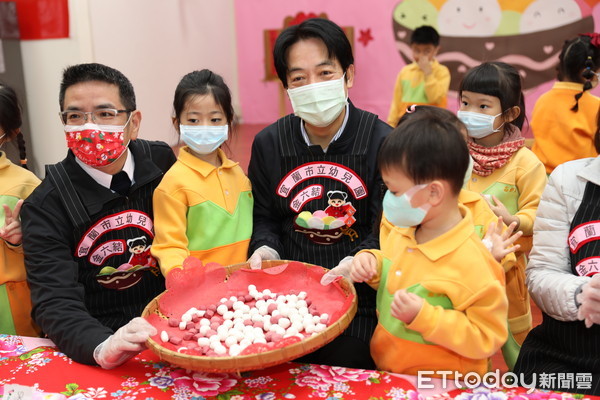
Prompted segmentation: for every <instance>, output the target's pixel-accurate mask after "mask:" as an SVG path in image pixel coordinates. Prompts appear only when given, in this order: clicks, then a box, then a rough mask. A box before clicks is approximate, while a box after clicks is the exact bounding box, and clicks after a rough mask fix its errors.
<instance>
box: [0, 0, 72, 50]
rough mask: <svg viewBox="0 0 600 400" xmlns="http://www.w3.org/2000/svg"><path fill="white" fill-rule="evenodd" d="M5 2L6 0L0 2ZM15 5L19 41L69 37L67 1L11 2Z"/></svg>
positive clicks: (30, 0) (17, 0) (26, 0)
mask: <svg viewBox="0 0 600 400" xmlns="http://www.w3.org/2000/svg"><path fill="white" fill-rule="evenodd" d="M0 1H6V0H0ZM12 1H14V2H15V3H16V4H17V18H18V19H19V31H20V32H21V40H37V39H62V38H68V37H69V5H68V0H12Z"/></svg>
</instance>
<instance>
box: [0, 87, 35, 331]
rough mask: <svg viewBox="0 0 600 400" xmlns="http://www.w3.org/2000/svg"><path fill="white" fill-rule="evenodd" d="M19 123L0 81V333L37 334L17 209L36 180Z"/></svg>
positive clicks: (14, 106) (16, 108)
mask: <svg viewBox="0 0 600 400" xmlns="http://www.w3.org/2000/svg"><path fill="white" fill-rule="evenodd" d="M21 124H22V117H21V107H20V105H19V101H18V99H17V95H16V93H15V91H14V90H13V89H12V88H10V87H9V86H6V85H3V84H2V83H0V206H1V207H0V310H2V312H0V334H11V335H22V336H38V335H39V329H38V327H37V326H36V325H35V324H34V322H33V320H32V319H31V316H30V314H31V298H30V294H29V286H28V285H27V281H26V274H25V265H24V261H23V249H22V247H21V239H22V233H21V221H20V219H19V211H20V210H21V205H22V204H23V199H25V198H26V197H27V196H29V195H30V194H31V192H32V191H33V189H35V188H36V187H37V185H38V184H39V183H40V180H39V179H38V178H37V177H36V176H35V175H34V174H33V173H32V172H30V171H28V170H27V159H26V156H25V141H24V140H23V134H22V133H21ZM11 140H17V145H18V147H19V154H20V157H19V158H20V159H21V166H22V167H23V168H21V167H19V166H17V165H15V164H13V163H12V162H11V161H10V160H9V159H8V158H7V157H6V153H5V152H4V151H1V149H2V147H3V146H4V145H5V143H6V142H8V141H11ZM6 311H8V312H6Z"/></svg>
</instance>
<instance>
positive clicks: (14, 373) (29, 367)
mask: <svg viewBox="0 0 600 400" xmlns="http://www.w3.org/2000/svg"><path fill="white" fill-rule="evenodd" d="M7 384H19V385H23V386H32V387H34V388H35V390H36V391H37V397H38V398H40V399H43V398H47V399H64V398H69V399H127V400H134V399H140V400H152V399H168V398H172V399H176V400H179V399H194V400H202V399H218V400H249V399H258V400H275V399H325V400H342V399H361V400H362V399H372V400H383V399H394V400H396V399H409V400H425V399H430V398H431V399H447V398H454V397H459V398H460V399H461V400H529V399H531V400H543V399H568V398H578V399H580V398H582V397H583V396H581V395H573V394H570V393H555V392H545V391H538V390H534V391H533V392H532V393H529V394H528V393H526V390H525V389H524V388H512V389H503V390H498V389H483V388H481V389H472V390H460V389H456V388H450V389H451V390H450V391H449V392H448V391H442V390H440V389H436V390H433V391H431V390H430V391H423V390H421V391H418V390H417V389H416V387H415V386H416V380H415V378H414V377H410V376H405V375H396V374H389V373H385V372H381V371H370V370H357V369H347V368H339V367H329V366H322V365H311V364H298V363H291V362H290V363H285V364H281V365H279V366H276V367H272V368H267V369H264V370H259V371H252V372H245V373H242V374H241V376H240V375H237V374H216V373H202V372H191V371H186V370H184V369H182V368H178V367H175V366H172V365H170V364H167V363H164V362H161V361H159V360H158V357H157V356H156V355H154V354H153V353H152V352H150V351H145V352H143V353H141V354H140V355H139V356H138V357H135V358H134V359H132V360H130V361H129V362H127V363H126V364H125V365H123V366H121V367H118V368H115V369H113V370H108V371H107V370H102V369H101V368H99V367H91V366H87V365H82V364H78V363H76V362H73V361H72V360H71V359H69V358H68V357H66V356H65V355H64V354H62V353H60V352H59V351H58V350H57V349H56V347H54V346H53V345H52V343H51V342H49V341H47V342H44V341H40V340H39V339H38V340H37V341H36V340H35V339H31V338H21V337H16V336H8V335H0V385H1V386H4V385H7ZM3 392H4V391H3V389H2V388H0V398H2V394H3ZM52 393H54V395H52ZM587 398H594V397H590V396H588V397H587ZM596 399H598V398H596Z"/></svg>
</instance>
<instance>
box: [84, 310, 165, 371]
mask: <svg viewBox="0 0 600 400" xmlns="http://www.w3.org/2000/svg"><path fill="white" fill-rule="evenodd" d="M156 333H157V331H156V328H155V327H154V326H152V325H151V324H150V323H149V322H148V321H146V320H145V319H144V318H141V317H137V318H134V319H132V320H131V321H129V322H128V323H127V324H126V325H124V326H122V327H120V328H119V329H118V330H117V331H116V332H115V333H114V334H113V335H112V336H109V337H108V339H106V340H105V341H104V342H102V343H100V344H99V345H98V346H97V347H96V349H94V359H95V360H96V362H97V363H98V365H100V366H101V367H102V368H104V369H111V368H115V367H118V366H119V365H121V364H123V363H124V362H125V361H127V360H129V359H130V358H132V357H134V356H135V355H136V354H138V353H139V352H140V351H142V350H144V349H146V344H145V342H146V340H148V338H149V337H150V336H153V335H156Z"/></svg>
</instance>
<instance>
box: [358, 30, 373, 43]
mask: <svg viewBox="0 0 600 400" xmlns="http://www.w3.org/2000/svg"><path fill="white" fill-rule="evenodd" d="M359 32H360V37H359V38H358V41H359V42H361V43H362V44H363V46H366V45H368V44H369V42H370V41H371V40H373V36H372V35H371V28H369V29H365V30H364V31H363V30H362V29H360V30H359Z"/></svg>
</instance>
